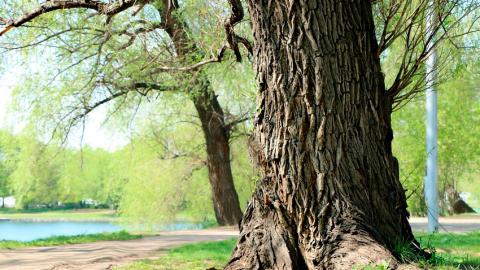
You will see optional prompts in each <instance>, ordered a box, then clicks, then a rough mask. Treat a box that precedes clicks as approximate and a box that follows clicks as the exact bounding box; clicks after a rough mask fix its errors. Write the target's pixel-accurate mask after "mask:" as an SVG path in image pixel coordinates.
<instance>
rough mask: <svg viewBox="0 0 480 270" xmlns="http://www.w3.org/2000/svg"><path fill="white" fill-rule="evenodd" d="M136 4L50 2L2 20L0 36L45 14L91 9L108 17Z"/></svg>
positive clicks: (123, 0)
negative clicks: (15, 16) (3, 25)
mask: <svg viewBox="0 0 480 270" xmlns="http://www.w3.org/2000/svg"><path fill="white" fill-rule="evenodd" d="M138 2H139V1H138V0H119V1H117V2H113V3H110V4H106V3H104V2H101V1H96V0H51V1H47V2H45V3H43V4H42V5H40V6H39V7H38V8H37V9H35V10H33V11H31V12H29V13H27V14H25V15H23V16H21V17H20V18H17V19H10V20H6V19H2V21H3V22H5V27H4V29H3V30H2V31H0V36H2V35H3V34H5V33H7V32H8V31H9V30H11V29H12V28H15V27H19V26H22V25H23V24H25V23H28V22H30V21H32V20H34V19H35V18H37V17H39V16H41V15H43V14H45V13H48V12H52V11H55V10H63V9H75V8H83V9H92V10H95V11H97V12H98V13H99V14H102V15H106V16H109V17H110V16H113V15H115V14H118V13H120V12H122V11H124V10H126V9H128V8H129V7H131V6H133V5H135V4H138Z"/></svg>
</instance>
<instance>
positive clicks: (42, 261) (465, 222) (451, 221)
mask: <svg viewBox="0 0 480 270" xmlns="http://www.w3.org/2000/svg"><path fill="white" fill-rule="evenodd" d="M410 223H411V224H412V228H413V230H414V231H425V230H426V228H427V219H426V218H411V219H410ZM440 224H441V226H440V230H441V231H443V232H445V231H446V232H452V233H453V232H456V233H458V232H460V233H461V232H468V231H479V230H480V216H477V217H475V216H470V217H468V216H466V217H456V218H440ZM237 234H238V231H237V230H235V228H216V229H208V230H198V231H176V232H165V233H162V234H161V235H160V236H153V237H145V238H143V239H139V240H131V241H106V242H95V243H88V244H77V245H66V246H57V247H38V248H22V249H15V250H0V269H2V270H45V269H50V270H64V269H65V270H66V269H69V270H72V269H73V270H106V269H112V267H113V266H118V265H124V264H128V263H130V262H132V261H135V260H138V259H143V258H156V257H159V256H161V254H162V253H163V252H165V251H166V250H167V249H169V248H172V247H175V246H179V245H182V244H186V243H195V242H201V241H216V240H225V239H229V238H231V237H234V236H236V235H237Z"/></svg>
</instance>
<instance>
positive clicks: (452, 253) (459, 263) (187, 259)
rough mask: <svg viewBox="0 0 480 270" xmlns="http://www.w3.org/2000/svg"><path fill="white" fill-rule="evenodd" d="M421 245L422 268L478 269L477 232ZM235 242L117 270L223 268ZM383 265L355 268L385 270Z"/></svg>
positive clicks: (424, 237) (423, 238)
mask: <svg viewBox="0 0 480 270" xmlns="http://www.w3.org/2000/svg"><path fill="white" fill-rule="evenodd" d="M417 239H418V240H419V241H420V242H421V244H422V246H424V247H428V248H429V249H430V250H431V251H433V258H432V259H430V260H429V261H420V262H419V263H418V265H419V266H420V267H421V268H422V269H432V270H433V269H435V270H451V269H464V270H474V269H480V232H473V233H468V234H433V235H432V234H417ZM235 243H236V239H235V238H233V239H230V240H227V241H219V242H204V243H199V244H189V245H185V246H181V247H178V248H174V249H171V250H170V251H168V252H167V254H165V255H164V256H162V257H160V258H158V259H155V260H150V259H149V260H140V261H137V262H135V263H133V264H131V265H128V266H124V267H120V268H115V269H117V270H167V269H168V270H186V269H188V270H204V269H209V268H212V267H213V268H217V269H222V268H223V266H224V265H225V264H226V263H227V262H228V259H229V258H230V255H231V253H232V250H233V248H234V247H235ZM385 267H386V266H385V265H382V264H380V265H376V266H364V267H360V268H358V269H372V270H373V269H375V270H379V269H387V268H385Z"/></svg>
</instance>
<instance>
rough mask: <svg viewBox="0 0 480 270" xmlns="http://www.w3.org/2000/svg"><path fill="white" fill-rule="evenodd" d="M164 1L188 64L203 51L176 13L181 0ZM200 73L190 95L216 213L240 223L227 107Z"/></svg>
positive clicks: (222, 221) (224, 221)
mask: <svg viewBox="0 0 480 270" xmlns="http://www.w3.org/2000/svg"><path fill="white" fill-rule="evenodd" d="M162 1H163V5H162V7H161V8H160V9H159V12H160V14H161V15H162V19H163V21H164V23H165V31H166V32H167V33H168V35H169V36H170V38H171V39H172V42H173V44H174V46H175V50H176V52H177V54H178V59H179V60H180V61H181V62H184V65H188V64H189V62H188V61H189V60H186V59H188V58H189V57H191V58H193V59H195V58H197V57H198V56H199V55H200V54H201V52H199V51H198V49H197V46H196V44H195V42H194V40H191V39H190V37H189V35H188V26H187V25H186V23H185V22H184V21H183V20H182V18H181V17H179V16H178V14H174V13H173V12H174V11H175V10H176V9H177V8H178V1H171V0H162ZM168 7H169V8H168ZM199 73H200V74H197V75H199V76H198V77H199V78H198V79H197V80H195V81H194V82H192V86H191V88H192V90H190V92H191V93H190V95H191V99H192V101H193V103H194V105H195V108H196V110H197V112H198V116H199V118H200V121H201V123H202V130H203V133H204V137H205V142H206V146H207V149H206V151H207V163H208V178H209V181H210V186H211V190H212V201H213V206H214V211H215V217H216V219H217V223H218V224H219V225H238V224H239V222H240V220H241V218H242V211H241V208H240V203H239V200H238V195H237V191H236V190H235V186H234V182H233V176H232V169H231V166H230V144H229V134H228V133H229V131H228V129H227V127H226V125H225V122H224V114H223V110H222V108H221V106H220V104H219V102H218V100H217V97H216V96H215V92H214V91H213V90H212V89H211V86H210V82H209V81H208V78H206V76H205V75H203V74H201V73H202V71H199Z"/></svg>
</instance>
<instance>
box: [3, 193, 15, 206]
mask: <svg viewBox="0 0 480 270" xmlns="http://www.w3.org/2000/svg"><path fill="white" fill-rule="evenodd" d="M2 205H3V207H5V208H15V197H13V196H8V197H4V198H0V207H1V206H2Z"/></svg>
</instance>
